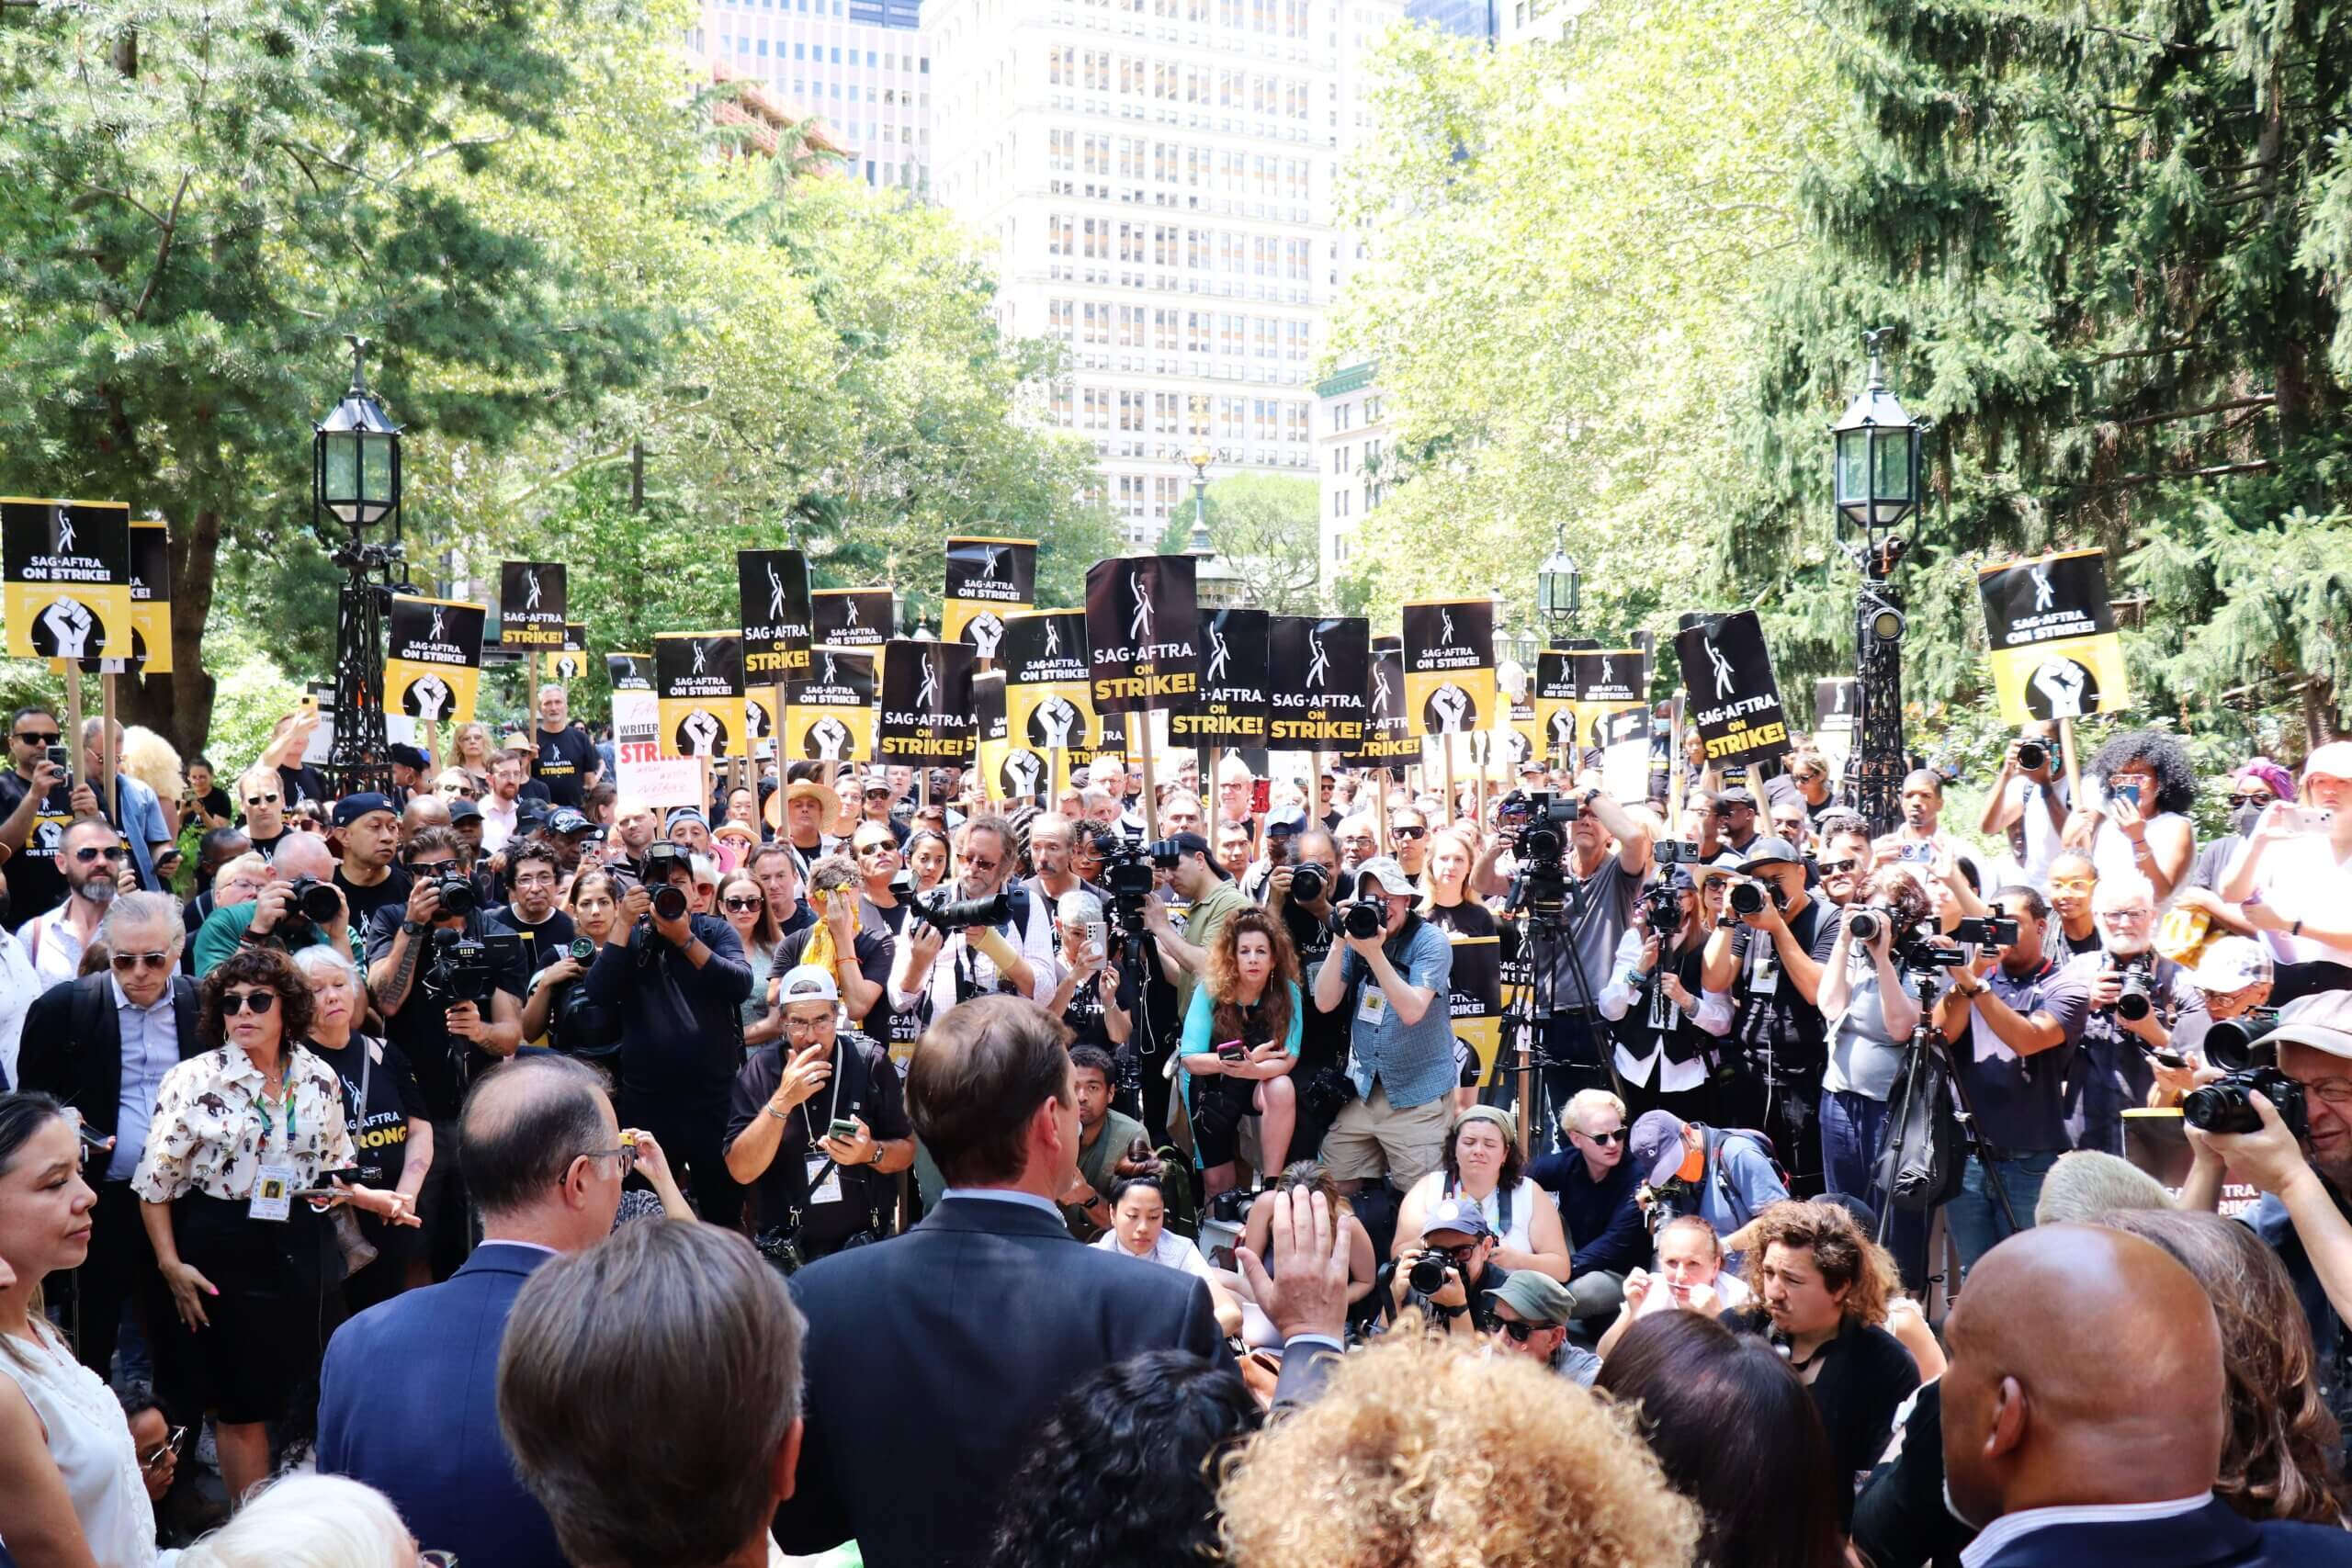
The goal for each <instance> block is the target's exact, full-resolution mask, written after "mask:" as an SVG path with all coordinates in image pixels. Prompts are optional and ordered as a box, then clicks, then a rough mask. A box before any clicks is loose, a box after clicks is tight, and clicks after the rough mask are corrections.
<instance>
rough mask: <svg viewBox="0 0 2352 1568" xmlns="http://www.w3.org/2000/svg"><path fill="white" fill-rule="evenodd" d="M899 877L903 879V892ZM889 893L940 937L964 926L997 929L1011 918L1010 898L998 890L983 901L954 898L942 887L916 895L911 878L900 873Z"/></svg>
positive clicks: (904, 873)
mask: <svg viewBox="0 0 2352 1568" xmlns="http://www.w3.org/2000/svg"><path fill="white" fill-rule="evenodd" d="M900 877H904V878H905V879H906V884H907V885H906V886H905V887H904V888H901V887H900V886H899V878H900ZM890 891H891V892H892V893H893V894H894V895H896V896H897V897H899V898H901V899H902V900H904V902H905V903H906V906H907V910H908V912H909V913H910V914H911V915H913V916H914V918H915V919H919V920H921V921H922V923H923V924H925V925H927V926H929V927H931V928H932V929H933V930H934V931H938V932H939V933H940V934H941V935H943V936H945V935H949V934H951V933H953V932H956V931H962V930H964V929H965V928H966V927H967V926H1001V925H1002V924H1004V922H1005V921H1007V920H1009V919H1012V896H1011V895H1009V894H1007V893H1006V892H1004V891H1003V890H1002V889H1001V888H1000V889H999V890H998V891H996V892H995V893H992V894H990V895H989V897H986V898H958V897H955V896H954V895H953V894H951V893H950V892H949V891H948V890H947V889H946V888H944V887H934V888H933V889H932V890H931V891H930V892H929V893H917V892H916V891H915V890H914V878H913V877H912V875H911V874H908V873H906V872H900V873H899V876H895V877H892V878H891V879H890Z"/></svg>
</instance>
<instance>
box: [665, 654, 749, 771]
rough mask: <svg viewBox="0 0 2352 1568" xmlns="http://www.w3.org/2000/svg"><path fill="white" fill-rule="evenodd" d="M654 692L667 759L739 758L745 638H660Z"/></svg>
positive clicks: (741, 753)
mask: <svg viewBox="0 0 2352 1568" xmlns="http://www.w3.org/2000/svg"><path fill="white" fill-rule="evenodd" d="M653 690H654V694H655V696H656V697H658V698H659V699H660V702H661V709H660V713H661V719H660V722H661V741H662V755H663V756H665V757H741V756H746V755H748V754H749V748H748V746H747V744H746V742H745V740H744V738H743V731H744V728H745V725H744V722H743V634H742V633H741V632H739V631H733V630H728V631H715V632H662V633H658V634H657V635H656V636H655V637H654V638H653Z"/></svg>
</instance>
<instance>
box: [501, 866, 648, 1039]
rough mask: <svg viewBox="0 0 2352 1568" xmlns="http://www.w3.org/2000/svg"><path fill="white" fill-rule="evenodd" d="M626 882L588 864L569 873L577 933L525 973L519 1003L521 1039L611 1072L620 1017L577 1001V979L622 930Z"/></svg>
mask: <svg viewBox="0 0 2352 1568" xmlns="http://www.w3.org/2000/svg"><path fill="white" fill-rule="evenodd" d="M627 890H628V882H627V880H626V874H625V873H623V872H620V871H618V870H616V869H607V868H605V867H604V866H590V867H589V868H588V869H586V870H585V871H582V873H581V874H579V875H578V876H575V877H574V878H572V881H571V923H572V925H573V926H574V927H575V928H576V929H577V930H578V931H579V935H577V936H575V937H574V938H572V940H571V943H570V944H569V945H568V946H567V947H566V949H565V950H564V951H563V952H561V953H558V954H557V955H556V957H555V959H554V961H553V962H552V963H550V964H548V965H547V966H546V967H545V968H543V969H541V970H540V971H539V972H538V973H537V974H536V975H534V976H531V980H530V994H529V996H528V997H526V998H525V999H524V1002H523V1038H524V1039H526V1040H528V1041H532V1042H539V1041H544V1042H546V1043H548V1045H550V1046H552V1047H553V1048H554V1049H555V1050H557V1051H559V1052H560V1053H562V1054H563V1055H567V1056H576V1057H578V1058H579V1059H580V1060H582V1061H583V1062H587V1063H590V1064H592V1065H594V1066H597V1067H599V1068H601V1069H603V1070H604V1071H605V1073H606V1074H607V1075H610V1076H613V1077H617V1076H618V1073H619V1068H620V1047H621V1034H620V1020H619V1019H618V1018H617V1017H616V1016H615V1015H614V1014H613V1012H612V1011H611V1010H609V1009H603V1010H600V1009H596V1008H592V1007H586V1006H583V1005H582V1000H581V987H580V982H581V981H582V980H584V979H586V978H587V976H588V966H589V965H590V964H594V963H595V962H596V954H597V953H599V952H601V951H602V950H603V949H604V948H605V945H606V944H607V943H610V942H619V941H621V940H623V938H624V937H625V935H626V934H627V932H628V927H627V926H626V925H625V924H623V922H622V920H621V898H622V897H623V895H624V894H625V893H626V892H627ZM583 944H584V945H585V947H586V955H585V956H584V957H583V956H582V952H581V950H582V945H583Z"/></svg>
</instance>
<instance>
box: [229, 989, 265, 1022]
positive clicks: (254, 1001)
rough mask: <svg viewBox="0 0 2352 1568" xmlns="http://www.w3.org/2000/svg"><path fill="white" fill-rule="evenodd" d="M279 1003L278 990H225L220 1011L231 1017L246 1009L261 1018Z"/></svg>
mask: <svg viewBox="0 0 2352 1568" xmlns="http://www.w3.org/2000/svg"><path fill="white" fill-rule="evenodd" d="M276 1006H277V992H276V991H223V992H221V993H220V1011H221V1012H222V1013H223V1014H224V1015H225V1016H228V1017H231V1018H233V1017H235V1016H236V1015H237V1014H239V1013H241V1012H246V1011H251V1012H252V1013H253V1015H254V1017H255V1018H259V1017H260V1016H261V1015H262V1014H264V1013H266V1012H267V1011H268V1010H270V1009H272V1008H274V1007H276Z"/></svg>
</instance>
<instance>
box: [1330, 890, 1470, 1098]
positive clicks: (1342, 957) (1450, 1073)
mask: <svg viewBox="0 0 2352 1568" xmlns="http://www.w3.org/2000/svg"><path fill="white" fill-rule="evenodd" d="M1407 931H1409V932H1410V933H1411V934H1410V935H1409V936H1408V935H1406V934H1405V933H1404V932H1399V933H1398V934H1397V936H1392V937H1390V938H1389V939H1388V941H1387V942H1386V944H1385V952H1386V953H1387V954H1388V962H1389V963H1390V964H1393V965H1394V966H1395V967H1396V970H1397V974H1399V975H1401V976H1404V979H1405V984H1407V985H1408V986H1415V987H1427V988H1428V989H1429V990H1430V991H1433V992H1435V993H1436V996H1435V998H1434V999H1432V1000H1431V1001H1430V1006H1429V1010H1428V1011H1427V1012H1424V1013H1423V1014H1421V1021H1420V1022H1419V1023H1407V1022H1406V1021H1404V1020H1403V1019H1401V1018H1399V1017H1398V1016H1397V1010H1396V1009H1395V1008H1394V1007H1389V1006H1385V1005H1384V1006H1383V1007H1382V1008H1381V1010H1380V1017H1379V1018H1378V1020H1377V1021H1372V1022H1366V1021H1364V1019H1363V1017H1361V1016H1360V1015H1359V1013H1358V1011H1357V1010H1358V1008H1359V1007H1360V1006H1361V1005H1362V1003H1363V993H1364V992H1365V991H1366V990H1367V989H1371V990H1377V989H1378V988H1379V982H1378V981H1376V980H1374V979H1373V978H1372V976H1371V971H1370V970H1369V969H1367V968H1366V967H1365V966H1364V964H1363V960H1362V959H1360V958H1358V957H1357V956H1356V954H1355V950H1354V949H1353V948H1345V947H1340V946H1339V944H1337V943H1334V944H1333V953H1332V957H1333V958H1336V959H1337V960H1339V962H1340V978H1341V979H1342V980H1345V981H1346V982H1347V983H1348V991H1347V996H1346V999H1345V1000H1343V1001H1341V1002H1340V1008H1341V1009H1342V1010H1344V1014H1345V1016H1346V1018H1347V1019H1348V1035H1349V1038H1348V1077H1351V1078H1353V1079H1354V1080H1355V1085H1356V1092H1357V1093H1358V1094H1360V1095H1363V1097H1365V1098H1366V1099H1370V1098H1371V1096H1372V1088H1373V1082H1374V1079H1377V1080H1379V1082H1380V1083H1382V1084H1383V1085H1385V1086H1386V1088H1387V1089H1388V1103H1389V1104H1390V1105H1392V1106H1394V1107H1395V1108H1397V1110H1399V1111H1405V1110H1409V1109H1411V1108H1412V1107H1413V1106H1416V1105H1427V1104H1428V1103H1429V1102H1430V1100H1435V1099H1437V1098H1438V1097H1439V1096H1440V1095H1442V1094H1444V1093H1446V1092H1447V1091H1448V1090H1450V1089H1453V1087H1454V1084H1455V1082H1456V1081H1457V1078H1458V1076H1459V1075H1458V1072H1457V1070H1456V1068H1455V1066H1454V1063H1453V1004H1452V1002H1451V1001H1450V1000H1449V987H1448V982H1449V981H1451V980H1452V979H1453V943H1451V942H1448V941H1447V940H1446V936H1445V933H1444V932H1443V931H1440V930H1438V929H1437V927H1435V926H1433V925H1431V924H1430V923H1429V922H1428V921H1427V920H1421V919H1416V920H1414V921H1413V922H1412V924H1411V925H1410V926H1408V928H1407ZM1399 942H1402V943H1403V944H1404V945H1403V951H1402V952H1401V953H1399V951H1398V943H1399ZM1330 961H1331V960H1330V959H1326V960H1325V961H1324V962H1326V963H1329V962H1330ZM1383 1001H1384V1003H1385V998H1383Z"/></svg>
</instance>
